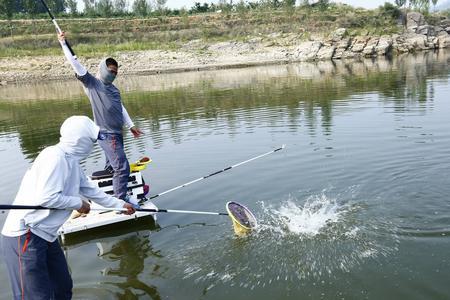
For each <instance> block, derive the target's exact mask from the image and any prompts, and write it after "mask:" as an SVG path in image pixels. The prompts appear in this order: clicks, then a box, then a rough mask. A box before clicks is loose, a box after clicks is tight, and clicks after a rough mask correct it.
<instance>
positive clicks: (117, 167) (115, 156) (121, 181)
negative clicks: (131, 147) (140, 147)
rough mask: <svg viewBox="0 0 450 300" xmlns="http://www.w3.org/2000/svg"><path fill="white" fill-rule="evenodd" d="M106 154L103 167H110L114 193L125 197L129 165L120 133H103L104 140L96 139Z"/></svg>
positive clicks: (121, 197) (120, 197)
mask: <svg viewBox="0 0 450 300" xmlns="http://www.w3.org/2000/svg"><path fill="white" fill-rule="evenodd" d="M98 144H99V145H100V147H102V149H103V151H104V152H105V156H106V165H105V169H108V168H112V171H113V172H114V174H113V179H112V181H113V190H114V195H115V196H116V197H117V198H119V199H122V200H126V199H127V197H126V196H127V190H128V188H127V186H128V177H129V176H130V165H129V164H128V160H127V157H126V155H125V150H124V147H123V136H122V134H116V133H105V139H104V140H98Z"/></svg>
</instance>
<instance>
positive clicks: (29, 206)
mask: <svg viewBox="0 0 450 300" xmlns="http://www.w3.org/2000/svg"><path fill="white" fill-rule="evenodd" d="M10 209H38V210H44V209H49V210H59V208H51V207H44V206H38V205H12V204H11V205H6V204H0V210H10ZM70 210H72V209H70ZM90 210H91V211H123V212H126V211H128V210H127V209H126V208H91V209H90ZM135 211H136V212H155V213H160V212H162V213H177V214H197V215H217V216H228V213H224V212H211V211H198V210H178V209H160V208H136V209H135Z"/></svg>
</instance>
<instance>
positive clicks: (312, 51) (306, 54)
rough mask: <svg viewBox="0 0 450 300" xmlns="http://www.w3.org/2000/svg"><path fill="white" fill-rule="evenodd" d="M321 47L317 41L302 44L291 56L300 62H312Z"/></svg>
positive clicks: (320, 43)
mask: <svg viewBox="0 0 450 300" xmlns="http://www.w3.org/2000/svg"><path fill="white" fill-rule="evenodd" d="M322 45H323V44H322V42H319V41H310V42H303V43H301V44H300V45H299V46H298V47H297V48H296V49H295V50H294V55H293V56H294V58H297V59H299V60H301V61H307V60H314V59H316V57H317V52H319V50H320V48H321V47H322Z"/></svg>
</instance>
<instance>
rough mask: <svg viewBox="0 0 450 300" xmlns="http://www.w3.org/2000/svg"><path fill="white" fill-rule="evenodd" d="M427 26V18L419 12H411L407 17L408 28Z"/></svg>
mask: <svg viewBox="0 0 450 300" xmlns="http://www.w3.org/2000/svg"><path fill="white" fill-rule="evenodd" d="M422 25H426V22H425V18H424V17H423V15H422V14H421V13H418V12H415V11H413V12H409V13H408V14H407V15H406V28H408V29H410V28H413V27H415V28H418V27H419V26H422Z"/></svg>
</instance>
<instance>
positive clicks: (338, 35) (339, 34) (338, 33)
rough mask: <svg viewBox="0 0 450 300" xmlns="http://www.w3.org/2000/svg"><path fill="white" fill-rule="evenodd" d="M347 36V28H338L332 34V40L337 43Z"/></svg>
mask: <svg viewBox="0 0 450 300" xmlns="http://www.w3.org/2000/svg"><path fill="white" fill-rule="evenodd" d="M346 34H347V29H346V28H338V29H336V30H335V31H334V32H333V33H332V35H331V39H332V40H333V41H334V42H337V41H340V40H342V39H343V38H344V36H345V35H346Z"/></svg>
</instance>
